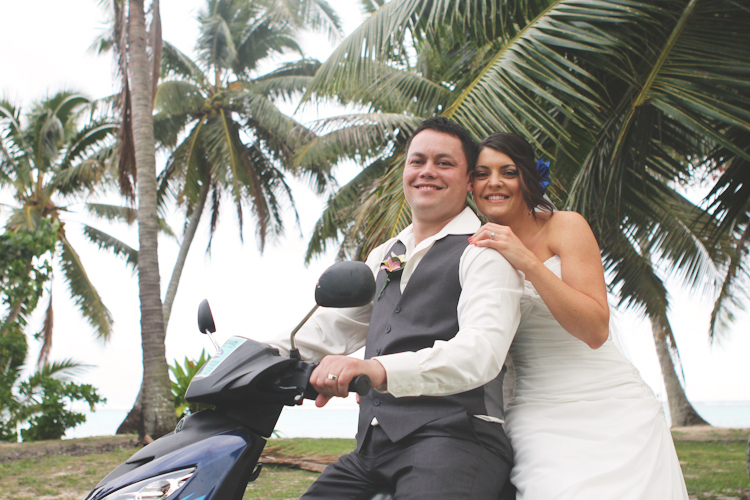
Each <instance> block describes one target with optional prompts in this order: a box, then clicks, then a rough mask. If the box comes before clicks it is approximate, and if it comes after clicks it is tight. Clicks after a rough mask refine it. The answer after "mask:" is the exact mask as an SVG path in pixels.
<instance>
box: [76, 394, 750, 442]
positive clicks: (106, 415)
mask: <svg viewBox="0 0 750 500" xmlns="http://www.w3.org/2000/svg"><path fill="white" fill-rule="evenodd" d="M662 405H664V407H665V412H666V414H667V416H668V415H669V409H668V408H667V405H666V403H662ZM693 406H694V407H695V409H696V410H697V411H698V413H699V414H700V415H701V416H702V417H703V418H704V419H706V420H707V421H708V422H709V423H710V424H711V425H713V426H716V427H733V428H750V401H710V402H693ZM77 411H79V412H81V413H84V414H85V415H86V422H85V423H84V424H81V425H79V426H78V427H76V428H74V429H70V430H69V431H68V432H67V433H66V434H65V439H73V438H82V437H90V436H109V435H113V434H114V433H115V431H116V430H117V427H118V426H119V425H120V423H121V422H122V421H123V420H124V419H125V416H126V415H127V410H114V409H102V410H97V411H96V412H93V413H92V412H90V411H88V410H85V411H83V410H77ZM357 411H358V409H357V406H355V405H339V406H336V407H332V408H324V409H320V408H315V407H314V406H311V405H309V406H308V405H305V406H297V407H293V408H286V409H285V410H284V411H283V412H282V414H281V418H280V419H279V422H278V423H277V424H276V431H277V435H278V437H290V438H291V437H309V438H353V437H354V435H355V434H356V433H357Z"/></svg>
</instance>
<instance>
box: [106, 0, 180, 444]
mask: <svg viewBox="0 0 750 500" xmlns="http://www.w3.org/2000/svg"><path fill="white" fill-rule="evenodd" d="M112 5H113V7H114V14H115V16H114V17H115V25H114V36H113V47H114V49H115V53H116V57H117V61H118V66H117V67H118V69H119V72H120V76H121V77H122V80H121V81H122V90H121V93H120V104H121V107H120V110H121V111H120V117H121V127H120V142H119V153H120V168H119V173H120V183H121V187H122V190H123V193H124V194H126V195H129V196H131V197H132V196H133V183H134V182H135V180H136V179H137V203H138V217H137V219H138V245H139V249H138V289H139V296H140V309H141V345H142V349H143V383H142V386H141V392H142V396H141V395H139V398H138V400H137V403H136V406H138V412H137V413H138V415H139V418H138V419H137V420H138V426H137V427H138V433H139V436H141V438H142V439H146V440H148V439H150V438H157V437H160V436H162V435H164V434H166V433H168V432H170V431H171V430H172V429H173V428H174V420H175V418H174V411H173V403H172V396H171V390H170V380H169V368H168V365H167V360H166V353H165V347H164V338H165V328H164V320H163V314H162V302H161V287H160V274H159V261H158V245H157V234H158V230H159V226H158V217H157V196H156V189H157V182H156V157H155V151H156V148H155V145H154V124H153V102H154V95H155V91H156V85H157V81H158V76H159V71H158V69H159V65H160V61H161V50H162V41H161V20H160V15H159V1H158V0H152V2H150V4H149V10H148V20H149V23H148V29H147V27H146V26H147V22H146V18H147V16H146V10H145V6H144V1H143V0H114V1H113V3H112ZM131 413H132V412H131Z"/></svg>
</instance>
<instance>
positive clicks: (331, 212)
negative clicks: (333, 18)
mask: <svg viewBox="0 0 750 500" xmlns="http://www.w3.org/2000/svg"><path fill="white" fill-rule="evenodd" d="M748 43H750V12H748V11H747V10H746V9H744V8H742V7H741V6H739V5H738V4H736V3H734V2H731V1H726V0H711V1H701V2H699V1H696V0H667V1H663V2H659V3H658V4H655V3H653V2H641V1H629V0H627V1H624V2H623V1H617V2H615V1H610V0H598V1H594V2H589V1H586V2H582V1H580V0H537V1H513V2H496V1H489V0H472V1H468V2H464V1H462V2H458V1H446V2H439V3H435V2H422V1H418V0H394V1H392V2H389V3H386V4H383V5H382V6H381V7H380V8H379V9H377V10H376V11H374V12H373V14H372V15H371V16H370V17H369V18H368V19H367V20H366V21H365V22H364V23H363V24H362V26H360V27H359V28H358V29H357V30H356V31H355V32H354V33H353V34H352V35H351V36H349V37H348V38H347V39H346V40H344V42H343V43H342V44H341V45H340V46H339V47H338V48H337V49H336V51H335V52H334V53H333V55H332V56H331V57H330V58H329V60H328V61H326V62H325V63H324V64H323V65H322V67H321V68H320V70H319V71H318V72H317V73H316V76H315V78H314V80H313V82H312V83H311V85H310V86H309V90H308V94H307V96H306V98H308V99H313V98H315V97H317V98H325V99H330V98H333V97H335V96H338V99H340V100H344V101H346V102H353V103H359V104H362V105H365V106H367V108H368V109H367V111H369V113H366V114H363V115H357V116H345V117H339V118H336V119H329V120H327V121H326V122H323V123H321V124H320V127H321V128H322V129H327V130H329V132H328V133H327V134H325V135H323V136H322V137H323V138H325V140H323V139H322V138H321V140H319V141H315V142H313V146H311V147H310V148H308V151H304V152H303V153H304V154H303V155H301V156H300V161H301V163H303V164H304V162H305V161H306V159H307V158H311V161H317V160H319V159H320V158H326V159H329V160H330V161H335V160H337V159H339V158H340V157H342V156H350V157H352V156H356V155H359V156H361V157H364V158H369V159H370V162H369V164H368V166H367V167H366V168H365V169H364V170H363V171H362V173H361V174H360V175H359V176H358V177H356V178H355V179H354V180H353V181H352V182H350V183H349V184H348V185H346V186H344V187H343V188H342V189H341V190H340V191H339V192H338V193H337V194H336V195H335V196H334V197H332V198H331V199H330V200H329V206H328V209H327V210H326V212H325V213H324V215H323V217H322V218H321V219H320V221H319V222H318V226H317V228H316V232H315V234H314V236H313V238H312V239H311V241H310V246H309V253H308V258H309V256H310V255H313V254H314V253H317V252H319V251H321V250H322V249H323V248H325V246H326V244H329V243H332V242H334V241H336V242H341V243H342V250H343V251H345V252H349V253H350V254H352V255H354V256H356V257H360V258H361V257H362V256H363V255H365V254H366V252H367V251H368V250H369V249H370V248H372V247H373V246H374V245H376V244H378V243H379V242H382V241H383V240H385V239H386V238H388V237H390V236H393V235H395V234H396V233H398V231H400V230H401V229H402V228H403V227H405V226H406V225H407V224H408V223H409V217H410V215H409V209H408V207H407V205H406V203H405V200H404V198H403V195H402V193H401V182H400V172H399V167H400V163H401V158H400V155H401V154H402V152H403V144H404V137H405V136H407V135H408V133H409V131H410V130H411V129H412V127H413V126H414V124H415V123H418V122H419V121H421V119H423V118H425V117H427V116H430V115H432V114H442V115H444V116H448V117H451V118H453V119H455V120H456V121H458V122H459V123H461V124H463V125H464V126H466V127H467V128H468V129H469V130H470V131H472V133H473V134H474V135H475V136H476V137H477V138H481V137H484V136H486V135H488V134H490V133H493V132H497V131H514V132H517V133H520V134H522V135H524V136H526V137H527V138H528V139H529V140H530V141H532V142H533V143H534V144H536V146H537V148H538V150H539V151H540V153H541V154H543V155H544V156H545V157H547V158H552V159H553V161H554V167H555V168H554V172H553V180H554V184H553V186H552V188H551V190H550V192H551V195H552V197H553V199H554V200H555V201H556V203H557V204H558V206H560V207H566V208H569V209H573V210H576V211H578V212H580V213H581V214H583V215H584V216H585V217H586V218H587V220H588V221H589V223H590V224H591V226H592V229H593V230H594V232H595V234H596V236H597V238H598V241H599V242H600V245H601V248H602V254H603V258H604V263H605V266H606V268H607V270H608V273H609V275H610V276H612V279H611V281H610V286H611V288H612V290H613V291H614V292H616V293H617V294H618V295H619V297H620V300H621V302H622V303H623V304H624V305H627V306H631V307H634V308H636V309H637V310H640V311H643V312H645V313H646V314H647V315H648V316H649V318H651V319H652V323H654V324H657V325H663V326H664V322H665V320H666V311H667V306H668V298H667V293H666V288H665V286H664V283H663V278H662V277H661V276H660V273H659V272H658V271H657V269H658V267H661V268H665V269H669V270H671V271H670V272H673V273H676V274H677V275H678V276H680V277H681V278H683V280H684V281H685V282H686V283H688V284H690V285H692V286H694V287H696V288H699V289H700V288H702V287H708V290H709V291H712V290H714V289H715V288H714V287H717V286H719V285H720V284H721V283H722V280H724V277H725V276H733V274H732V273H733V272H735V270H736V269H737V268H736V262H737V261H736V256H737V253H736V251H735V250H734V249H732V244H731V241H732V238H733V237H736V235H737V231H738V230H739V231H742V230H743V229H744V228H745V227H746V224H745V223H744V222H743V221H746V219H743V218H742V217H745V216H744V212H742V215H741V216H740V218H739V220H738V222H737V223H734V224H730V223H727V224H725V226H724V227H718V226H717V225H716V223H715V222H714V220H713V219H712V218H711V217H710V216H709V214H707V213H706V211H705V210H702V209H701V208H699V207H697V206H696V205H694V204H693V203H691V202H690V201H689V200H687V199H686V198H685V197H684V196H682V195H680V194H679V193H678V192H677V191H676V190H675V187H676V183H680V182H684V181H687V180H688V179H690V178H691V175H692V174H693V173H694V172H695V171H696V168H697V167H698V166H703V168H707V169H710V168H722V169H723V168H725V166H727V165H732V166H734V165H736V167H735V168H734V169H733V170H732V171H733V172H734V177H732V179H734V182H735V184H731V186H732V187H731V188H725V189H724V190H723V191H720V192H721V193H732V192H734V191H732V189H734V190H737V189H738V187H737V186H738V185H739V184H737V183H738V182H740V175H739V170H740V169H741V168H742V165H744V164H745V163H746V162H747V160H748V158H749V157H748V150H747V149H746V148H747V146H746V144H747V142H746V141H745V142H742V141H741V140H739V139H740V138H741V137H744V135H746V134H747V130H748V129H750V101H749V100H748V97H750V95H748V93H749V92H748V90H749V89H750V87H749V86H748V85H747V82H748V81H749V80H748V77H750V53H748V51H746V50H745V49H744V47H746V46H747V45H748ZM313 153H314V155H313ZM305 155H308V156H305ZM727 171H728V170H727ZM728 182H729V181H728V180H726V179H725V185H727V186H729V185H730V184H726V183H728ZM742 185H743V186H744V184H742ZM727 198H732V194H726V195H725V196H724V198H723V199H722V198H721V197H717V200H719V201H717V207H718V209H719V210H724V212H725V213H727V214H732V213H740V212H741V211H742V208H732V209H730V208H728V205H727V204H726V203H724V204H722V200H724V201H726V199H727ZM743 207H745V209H746V206H743ZM732 210H733V211H732ZM738 228H739V229H738ZM732 230H734V231H732ZM732 259H735V260H732ZM657 265H658V267H657ZM727 270H729V273H727ZM730 281H731V280H730ZM727 295H729V294H727ZM723 304H730V302H727V301H725V302H723ZM719 308H721V305H719ZM722 317H724V318H725V317H727V315H726V314H722V313H721V311H720V310H718V311H717V313H716V318H722ZM666 326H668V325H666ZM655 333H656V331H655ZM658 337H659V338H657V340H661V341H663V342H669V343H670V345H671V347H672V355H673V357H676V356H675V355H676V348H675V344H674V339H673V337H672V335H671V329H669V328H666V327H663V328H660V331H659V332H658ZM675 413H677V412H675Z"/></svg>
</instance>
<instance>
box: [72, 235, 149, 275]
mask: <svg viewBox="0 0 750 500" xmlns="http://www.w3.org/2000/svg"><path fill="white" fill-rule="evenodd" d="M83 234H84V235H86V237H87V238H88V239H89V241H91V242H92V243H94V244H95V245H97V246H98V247H99V248H100V249H102V250H109V251H111V252H112V253H114V254H115V255H116V256H118V257H121V258H123V259H125V262H126V263H127V265H128V266H130V268H131V269H132V270H133V271H135V270H137V269H138V250H136V249H134V248H133V247H131V246H130V245H128V244H126V243H124V242H123V241H121V240H119V239H117V238H115V237H114V236H112V235H109V234H107V233H105V232H104V231H101V230H99V229H96V228H95V227H92V226H89V225H84V227H83Z"/></svg>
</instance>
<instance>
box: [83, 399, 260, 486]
mask: <svg viewBox="0 0 750 500" xmlns="http://www.w3.org/2000/svg"><path fill="white" fill-rule="evenodd" d="M179 428H180V427H179V426H178V429H179ZM264 446H265V439H263V438H262V437H261V436H259V435H257V434H255V433H253V432H252V431H250V430H249V429H247V428H246V427H244V426H243V425H242V424H240V423H238V422H237V421H235V420H234V419H230V418H228V417H226V416H224V415H221V414H219V413H217V412H214V411H211V410H206V411H203V412H199V413H196V414H194V415H190V416H189V417H186V418H185V423H184V425H183V426H182V428H181V429H180V430H179V431H176V432H173V433H171V434H168V435H166V436H164V437H162V438H161V439H158V440H156V441H154V442H153V443H151V444H150V445H148V446H146V447H145V448H143V449H142V450H140V451H139V452H138V453H136V454H135V455H133V456H132V457H131V458H130V459H129V460H128V461H127V462H125V463H124V464H122V465H121V466H120V467H118V468H117V469H115V470H114V471H112V472H111V473H110V474H109V475H108V476H107V477H105V478H104V479H103V480H102V481H101V482H100V483H99V485H97V487H96V488H94V489H93V490H92V491H91V492H90V493H89V495H88V496H86V498H85V500H101V499H103V498H105V497H107V495H110V494H112V493H114V492H116V491H117V490H120V489H122V488H125V487H127V486H130V485H131V484H134V483H137V482H139V481H143V480H144V479H148V478H149V477H155V476H158V475H160V474H163V473H164V472H168V471H175V470H181V469H187V468H190V467H195V468H196V470H195V472H194V474H193V475H192V477H190V479H189V480H188V481H187V482H186V483H185V485H184V486H183V487H182V489H181V490H180V491H179V492H178V493H177V495H176V496H174V497H170V499H171V498H174V499H175V500H178V499H189V500H197V499H198V498H202V499H203V500H210V499H217V500H218V499H221V500H235V499H237V500H239V499H241V498H242V495H243V493H244V491H245V487H246V485H247V482H248V480H249V479H251V477H252V476H253V474H254V471H253V466H254V464H255V463H257V461H258V459H259V458H260V454H261V452H262V450H263V447H264Z"/></svg>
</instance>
